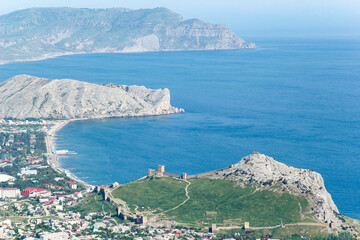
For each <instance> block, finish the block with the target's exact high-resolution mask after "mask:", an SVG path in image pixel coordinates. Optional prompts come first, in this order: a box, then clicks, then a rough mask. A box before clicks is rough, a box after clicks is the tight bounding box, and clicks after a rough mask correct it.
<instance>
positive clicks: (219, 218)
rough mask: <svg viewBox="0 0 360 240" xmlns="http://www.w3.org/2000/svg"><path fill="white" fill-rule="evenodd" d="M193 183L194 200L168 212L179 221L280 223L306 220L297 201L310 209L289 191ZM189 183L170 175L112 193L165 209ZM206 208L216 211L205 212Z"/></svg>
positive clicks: (225, 183)
mask: <svg viewBox="0 0 360 240" xmlns="http://www.w3.org/2000/svg"><path fill="white" fill-rule="evenodd" d="M190 182H191V185H190V186H189V188H188V190H189V195H190V198H191V199H190V200H189V201H188V202H187V203H185V204H184V205H182V206H180V207H179V208H178V209H175V210H172V211H169V212H167V213H165V214H166V216H168V217H170V218H173V219H175V220H176V221H178V222H182V223H190V224H195V223H199V222H201V221H204V222H205V223H218V224H221V223H222V224H242V223H243V222H244V221H249V222H250V224H251V225H252V226H273V225H277V224H280V222H281V219H282V221H283V223H294V222H301V221H304V220H302V219H301V216H300V213H299V210H300V209H299V205H298V201H299V202H300V203H301V205H302V208H303V211H306V210H307V209H308V202H307V201H306V200H305V199H304V198H301V197H294V196H292V195H290V194H288V193H275V192H271V191H257V192H255V193H253V192H254V190H255V188H254V187H250V186H249V187H245V188H241V187H238V186H236V185H234V182H230V181H226V180H211V179H192V180H190ZM186 185H187V183H185V182H183V181H179V180H175V179H170V178H161V179H157V178H154V179H145V180H141V181H137V182H135V183H130V184H127V185H125V186H123V187H121V188H119V189H117V190H115V191H114V192H113V196H114V197H118V198H121V199H123V200H124V201H126V202H127V203H128V204H129V205H137V206H139V207H145V208H147V207H149V208H150V209H152V210H156V209H159V208H160V209H161V210H163V211H164V210H167V209H171V208H172V207H174V206H177V205H178V204H180V203H181V202H183V201H184V200H185V199H186V197H185V190H184V188H185V186H186ZM252 193H253V194H252ZM139 209H141V208H139ZM161 210H160V211H159V212H161ZM207 211H213V212H217V213H216V214H206V212H207Z"/></svg>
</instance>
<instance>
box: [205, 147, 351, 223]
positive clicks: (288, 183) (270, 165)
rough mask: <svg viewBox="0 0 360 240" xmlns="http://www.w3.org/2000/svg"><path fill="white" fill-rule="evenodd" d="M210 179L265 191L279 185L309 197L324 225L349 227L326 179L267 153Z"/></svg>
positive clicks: (221, 171)
mask: <svg viewBox="0 0 360 240" xmlns="http://www.w3.org/2000/svg"><path fill="white" fill-rule="evenodd" d="M209 177H210V178H215V179H227V180H231V181H236V182H238V184H239V185H244V184H256V185H257V186H261V187H260V188H262V189H269V188H270V187H271V186H274V185H278V186H280V187H279V188H275V189H278V190H277V191H279V192H282V191H287V192H289V193H291V194H293V195H296V196H305V197H306V199H307V200H308V202H309V204H310V205H311V209H312V211H313V213H314V215H315V217H316V218H317V219H318V220H319V221H320V222H323V223H331V222H333V223H335V224H336V226H344V227H346V226H347V225H348V224H347V223H346V221H345V220H344V218H343V216H342V215H340V213H339V210H338V208H337V207H336V205H335V203H334V201H333V200H332V198H331V195H330V194H329V193H328V192H327V190H326V188H325V185H324V179H323V178H322V176H321V175H320V174H319V173H317V172H314V171H311V170H308V169H300V168H295V167H292V166H289V165H286V164H284V163H281V162H278V161H276V160H275V159H274V158H272V157H269V156H266V155H264V154H260V153H253V154H251V155H249V156H246V157H244V158H242V159H241V161H240V162H238V163H236V164H234V165H231V167H230V168H226V169H221V170H219V171H216V172H215V173H212V174H211V175H210V176H209ZM271 189H274V188H271Z"/></svg>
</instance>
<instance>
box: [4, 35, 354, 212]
mask: <svg viewBox="0 0 360 240" xmlns="http://www.w3.org/2000/svg"><path fill="white" fill-rule="evenodd" d="M249 40H254V41H255V43H256V44H257V45H258V46H259V47H260V48H258V49H255V50H229V51H190V52H157V53H133V54H95V55H74V56H64V57H59V58H56V59H48V60H45V61H38V62H24V63H14V64H9V65H3V66H0V76H1V80H5V79H7V78H10V77H12V76H14V75H16V74H30V75H35V76H38V77H46V78H71V79H77V80H82V81H88V82H95V83H107V82H112V83H119V84H127V85H133V84H136V85H144V86H146V87H149V88H165V87H167V88H169V89H170V91H171V96H172V99H171V103H172V105H173V106H175V107H182V108H184V109H185V110H186V113H184V114H178V115H172V116H161V117H141V118H120V119H107V120H90V121H79V122H73V123H71V124H69V125H68V126H66V127H65V128H63V129H62V130H61V131H60V132H58V136H57V137H58V140H57V146H58V148H66V149H69V150H73V151H76V152H77V153H78V155H76V156H71V157H62V158H61V164H62V166H63V167H64V168H67V169H70V170H71V171H72V172H73V173H75V174H76V175H77V176H79V177H81V178H83V180H85V181H87V182H89V183H91V184H109V183H112V182H115V181H117V182H120V183H126V182H129V181H132V180H134V179H137V178H140V177H142V176H144V175H145V174H146V173H147V169H148V168H156V166H157V165H158V164H165V165H166V170H167V171H169V172H174V173H182V172H187V173H188V174H193V173H200V172H205V171H209V170H213V169H217V168H221V167H226V166H228V165H229V164H231V163H236V162H238V161H239V160H240V159H241V158H242V157H243V156H246V155H248V154H250V153H252V152H253V151H258V152H261V153H264V154H267V155H269V156H272V157H275V158H276V159H277V160H279V161H281V162H284V163H287V164H290V165H293V166H295V167H301V168H308V169H312V170H315V171H317V172H319V173H321V174H322V176H323V177H324V180H325V185H326V187H327V190H328V191H329V192H330V193H331V194H332V196H333V198H334V201H335V203H336V204H337V206H338V207H339V210H340V212H341V213H343V214H345V215H348V216H351V217H355V218H358V219H360V192H359V189H360V179H359V175H360V174H359V173H360V144H359V143H360V103H359V102H360V41H355V40H350V39H347V40H346V39H332V40H331V39H330V40H329V39H327V40H325V39H322V40H320V39H317V40H310V39H301V40H299V39H249Z"/></svg>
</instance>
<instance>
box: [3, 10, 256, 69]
mask: <svg viewBox="0 0 360 240" xmlns="http://www.w3.org/2000/svg"><path fill="white" fill-rule="evenodd" d="M254 47H255V44H254V43H246V42H245V41H244V40H243V39H241V38H240V37H238V36H236V35H235V34H234V32H233V31H231V30H230V29H229V28H228V27H227V26H225V25H222V24H210V23H207V22H203V21H200V20H198V19H190V20H185V19H183V17H182V16H180V15H179V14H176V13H174V12H172V11H170V10H169V9H166V8H155V9H140V10H130V9H124V8H111V9H85V8H81V9H76V8H31V9H25V10H20V11H16V12H12V13H9V14H6V15H2V16H0V64H4V63H7V62H12V61H24V60H37V59H45V58H49V57H55V56H60V55H68V54H81V53H120V52H143V51H171V50H214V49H239V48H254Z"/></svg>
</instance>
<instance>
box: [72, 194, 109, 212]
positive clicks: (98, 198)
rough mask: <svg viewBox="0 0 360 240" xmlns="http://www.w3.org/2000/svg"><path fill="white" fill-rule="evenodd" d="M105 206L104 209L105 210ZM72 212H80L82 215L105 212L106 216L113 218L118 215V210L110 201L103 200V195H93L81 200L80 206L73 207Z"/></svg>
mask: <svg viewBox="0 0 360 240" xmlns="http://www.w3.org/2000/svg"><path fill="white" fill-rule="evenodd" d="M103 206H104V208H103ZM70 210H73V211H75V212H80V213H81V214H82V215H86V214H88V213H92V212H103V211H105V212H106V214H111V216H114V215H116V208H115V206H114V205H112V204H111V203H110V202H108V201H104V200H103V196H102V195H101V194H91V195H89V196H88V197H86V198H84V199H83V200H81V201H80V202H79V203H78V204H76V205H75V206H73V207H71V208H70Z"/></svg>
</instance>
